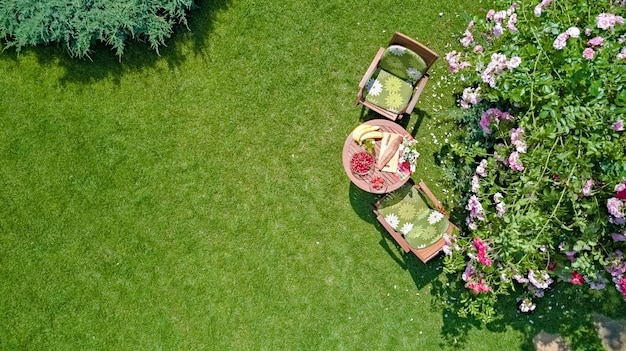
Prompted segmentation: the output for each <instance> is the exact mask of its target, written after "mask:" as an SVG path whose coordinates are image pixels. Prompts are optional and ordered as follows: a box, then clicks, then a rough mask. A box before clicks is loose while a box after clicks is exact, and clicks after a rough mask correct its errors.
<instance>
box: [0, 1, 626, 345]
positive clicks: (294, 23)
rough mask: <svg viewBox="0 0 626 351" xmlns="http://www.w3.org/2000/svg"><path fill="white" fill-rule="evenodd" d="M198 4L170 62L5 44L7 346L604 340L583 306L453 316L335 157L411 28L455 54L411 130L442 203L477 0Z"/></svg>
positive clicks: (0, 262)
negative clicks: (438, 159)
mask: <svg viewBox="0 0 626 351" xmlns="http://www.w3.org/2000/svg"><path fill="white" fill-rule="evenodd" d="M199 5H200V8H199V9H197V10H194V11H192V13H191V17H190V29H191V31H187V30H186V29H185V28H179V29H178V31H177V33H176V34H175V35H174V37H173V38H172V40H170V41H169V42H168V47H167V48H163V49H161V56H158V55H157V54H156V53H154V52H153V51H151V50H150V49H149V47H148V45H143V44H130V45H129V46H128V51H127V53H126V55H125V56H124V57H123V59H122V62H121V63H120V62H119V61H118V59H117V57H115V55H114V54H113V53H112V52H111V51H110V50H109V49H108V48H104V47H101V48H98V50H97V51H96V52H95V53H93V54H92V55H91V57H92V58H93V59H94V61H93V62H90V61H78V60H73V59H69V58H68V57H67V55H66V54H65V53H64V51H63V50H62V49H60V48H57V47H55V46H50V47H42V48H37V49H32V50H25V51H23V52H22V53H21V54H20V55H19V56H17V55H16V54H15V53H14V52H12V51H11V50H8V51H7V52H5V53H3V54H2V55H0V110H1V111H2V112H1V114H2V118H0V179H1V181H0V277H1V278H2V280H1V282H0V349H2V350H22V349H23V350H77V349H83V350H98V349H101V350H143V349H146V350H161V349H166V350H197V349H211V350H250V349H260V350H303V349H310V350H382V349H396V350H397V349H401V350H439V349H470V348H472V349H478V350H501V349H502V347H503V345H506V348H507V349H510V350H516V349H530V348H531V339H532V337H533V336H534V335H535V334H536V333H537V332H538V331H540V330H547V331H550V332H562V333H565V335H566V337H568V338H570V339H576V338H580V337H581V335H583V336H585V337H586V336H588V335H591V334H592V332H590V330H592V324H591V322H590V319H589V315H588V313H586V314H579V315H574V314H575V313H572V314H570V315H569V317H568V315H567V314H566V315H563V314H562V313H560V311H559V316H558V317H557V316H556V312H550V311H552V310H554V311H556V310H557V309H558V310H561V307H560V305H558V303H559V302H558V300H557V302H556V305H555V302H552V305H550V309H548V308H547V307H548V303H547V302H546V303H545V306H543V307H540V308H539V309H540V311H538V312H536V313H535V314H534V315H530V316H521V315H519V314H517V313H516V312H515V307H516V306H515V304H514V301H513V302H511V304H510V306H504V307H503V308H502V310H501V311H502V313H505V314H506V319H505V321H504V322H500V323H499V324H497V325H488V326H483V325H480V324H478V323H475V322H472V321H466V320H463V319H458V318H456V317H454V315H453V314H452V312H451V311H450V308H449V306H450V303H451V301H452V300H451V298H450V297H449V296H448V294H452V295H454V290H452V289H451V287H448V286H447V285H446V283H445V281H446V280H445V277H443V274H441V266H442V260H441V259H436V260H434V261H432V262H431V263H429V264H428V265H423V264H421V262H419V261H417V260H416V259H415V258H414V257H411V256H404V255H402V253H401V251H400V250H399V249H398V248H397V247H396V246H395V245H394V243H393V241H392V240H391V239H390V238H389V237H388V235H386V234H385V232H384V230H383V229H382V227H380V226H378V225H376V223H375V218H374V217H373V215H372V214H371V211H370V210H369V204H370V203H371V202H372V201H373V200H374V199H375V198H374V197H373V196H371V195H368V194H366V193H363V192H361V191H360V190H359V189H357V188H355V187H354V186H352V185H351V183H350V181H349V180H348V178H347V176H346V175H345V173H344V170H343V167H342V164H341V149H342V147H343V143H344V140H345V138H346V136H347V135H348V133H350V131H351V130H352V128H354V127H355V126H357V125H358V124H359V123H361V121H362V119H363V118H365V119H367V118H371V117H372V116H371V115H367V114H365V115H364V116H362V114H361V109H360V108H354V107H353V102H354V99H355V96H356V91H357V84H358V82H359V80H360V79H361V77H362V75H363V73H364V72H365V70H366V68H367V67H368V65H369V63H370V61H371V59H372V58H373V55H374V54H375V52H376V50H377V49H378V47H379V46H381V45H385V44H386V43H387V41H388V40H389V38H390V37H391V35H392V34H393V32H394V31H401V32H404V33H407V34H409V35H411V36H413V37H417V38H418V40H420V41H422V42H424V43H427V44H428V45H429V46H430V47H431V48H433V49H434V50H436V51H437V52H439V54H440V55H441V56H442V58H441V59H440V60H439V61H438V62H437V64H436V67H435V68H434V69H433V70H432V72H431V74H432V76H433V80H432V81H431V82H430V84H429V86H428V88H427V90H426V92H425V94H424V96H423V97H422V99H421V100H420V102H419V103H418V111H417V112H416V113H414V114H413V115H412V116H411V117H410V118H407V119H406V121H403V125H405V126H406V128H407V130H409V131H410V132H412V133H413V134H414V135H415V136H416V138H417V139H418V140H419V141H420V142H421V144H422V145H423V152H422V157H421V159H420V168H419V169H418V172H417V174H416V175H415V176H414V178H415V179H418V180H419V179H424V180H425V181H427V182H428V184H429V185H430V187H431V188H432V189H433V190H434V191H435V193H436V194H437V195H438V196H439V197H441V198H442V199H448V196H449V194H445V193H444V192H443V190H442V189H443V186H444V185H445V184H444V183H443V172H442V170H440V169H439V168H438V167H437V166H436V163H435V154H436V153H438V152H439V150H440V148H441V147H442V145H444V144H445V138H446V133H447V132H448V131H449V130H450V128H451V126H450V125H448V124H446V123H445V120H446V118H447V116H448V115H449V114H450V113H455V112H454V97H453V95H452V94H453V93H454V92H458V90H459V89H457V87H450V86H449V85H447V83H446V80H444V79H442V77H444V75H445V73H446V71H447V67H446V64H445V59H444V58H443V56H444V55H445V53H446V52H448V51H449V50H450V49H449V48H447V45H448V43H453V42H454V40H455V39H454V38H452V34H453V33H458V32H461V31H462V30H463V29H464V27H465V25H466V23H467V19H468V18H469V17H468V13H478V8H480V7H481V6H484V7H486V8H488V5H486V3H481V2H477V1H472V0H457V1H454V4H451V3H450V2H449V1H442V0H437V1H417V2H410V3H409V2H407V3H405V4H403V5H402V6H400V3H399V2H392V1H385V0H383V1H363V2H360V3H352V2H345V1H340V0H329V1H289V0H275V1H271V2H266V3H262V4H261V3H258V2H255V1H252V0H233V1H232V2H227V1H224V0H218V1H213V2H209V1H206V0H205V1H199ZM444 9H445V10H444ZM440 12H442V15H441V16H440V14H439V13H440ZM451 199H452V197H450V198H449V200H451ZM452 205H454V203H453V201H447V206H448V207H450V206H452ZM446 306H448V307H446ZM552 306H554V308H553V307H552ZM581 306H585V305H584V304H583V303H581ZM603 306H604V305H603ZM611 306H612V307H613V308H614V307H615V306H620V305H619V301H618V302H615V301H613V304H612V305H611ZM581 308H582V309H585V308H587V309H586V310H585V311H588V310H589V308H588V305H587V307H581ZM597 309H600V307H598V308H597ZM551 313H552V314H551ZM544 316H545V317H544ZM551 316H552V317H551ZM531 321H532V322H531ZM590 340H591V341H590V342H591V344H589V345H596V344H597V345H598V346H593V347H594V348H596V347H599V342H598V341H597V340H594V339H593V337H592V338H591V339H590ZM589 345H586V346H585V347H587V346H589Z"/></svg>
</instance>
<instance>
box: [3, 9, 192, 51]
mask: <svg viewBox="0 0 626 351" xmlns="http://www.w3.org/2000/svg"><path fill="white" fill-rule="evenodd" d="M192 5H193V0H69V1H66V0H45V1H42V0H4V1H2V2H0V38H2V40H3V41H4V43H3V44H4V49H5V50H6V49H8V48H15V50H16V51H17V52H19V51H20V50H21V49H22V48H24V47H27V46H35V45H39V44H51V43H58V44H60V45H62V46H63V47H65V48H66V49H67V51H68V53H69V54H70V55H71V56H73V57H81V58H82V57H89V53H90V52H91V51H92V47H93V45H94V44H96V43H97V42H102V43H105V44H106V45H108V46H110V47H111V48H112V49H113V50H114V51H115V53H116V54H117V56H118V57H121V56H122V54H123V53H124V47H125V45H126V43H127V42H128V41H129V40H131V39H135V40H140V41H145V42H148V43H149V44H150V46H151V47H152V48H153V49H154V50H156V51H157V52H158V48H159V46H161V45H164V44H165V40H166V39H167V38H169V37H170V36H171V34H172V32H173V27H174V26H175V25H177V24H183V25H187V19H186V14H187V11H188V10H189V9H190V8H191V6H192Z"/></svg>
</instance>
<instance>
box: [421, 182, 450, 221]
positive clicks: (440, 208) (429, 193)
mask: <svg viewBox="0 0 626 351" xmlns="http://www.w3.org/2000/svg"><path fill="white" fill-rule="evenodd" d="M418 186H419V188H420V189H421V190H422V191H423V192H424V194H426V196H428V198H429V199H430V201H432V203H433V205H434V206H435V208H437V210H438V211H439V212H441V213H443V214H444V215H445V216H446V217H448V218H449V217H450V216H449V215H448V213H447V212H446V210H444V209H443V206H442V205H441V202H439V200H437V198H436V197H435V195H434V194H433V192H432V191H430V189H429V188H428V186H426V183H424V181H420V183H419V185H418Z"/></svg>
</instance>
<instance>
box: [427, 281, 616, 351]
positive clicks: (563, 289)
mask: <svg viewBox="0 0 626 351" xmlns="http://www.w3.org/2000/svg"><path fill="white" fill-rule="evenodd" d="M431 294H432V296H433V300H432V303H433V308H435V309H438V308H441V306H444V309H443V312H442V313H443V317H444V318H443V321H444V324H443V327H442V331H441V332H442V336H443V338H444V340H445V343H444V344H442V345H441V346H442V348H447V349H456V350H464V349H466V348H467V346H468V344H467V341H468V340H467V336H468V334H469V332H470V331H471V330H472V329H483V328H484V329H487V330H489V331H491V332H494V333H505V332H507V330H515V331H517V332H519V333H520V334H521V335H522V338H523V340H524V341H523V344H522V348H521V349H522V350H529V351H530V350H535V345H534V344H533V338H535V337H536V336H537V335H538V334H539V333H541V332H545V333H548V334H554V335H560V336H561V337H563V338H564V339H565V341H566V343H567V344H568V345H569V346H570V348H571V349H574V350H578V349H584V350H604V348H603V346H602V343H601V340H600V338H599V336H598V331H597V329H596V326H595V324H594V321H595V320H597V319H598V314H600V315H603V316H606V317H608V318H623V316H624V315H626V306H625V304H624V301H623V297H621V296H619V295H620V294H619V293H618V292H617V291H616V290H615V289H614V288H613V287H612V286H607V289H605V290H603V291H596V290H591V289H588V288H581V287H579V286H574V285H572V284H569V283H566V282H558V283H555V284H554V285H553V289H552V290H549V291H547V292H546V293H545V296H544V297H543V298H537V299H535V303H536V304H537V308H536V309H535V311H533V312H532V313H528V314H526V313H522V312H520V311H519V309H518V306H519V301H518V300H517V298H516V295H509V296H503V297H501V298H500V299H499V300H498V302H497V304H496V306H495V320H494V321H492V322H489V323H483V322H482V321H480V320H477V319H476V318H474V317H472V316H468V317H459V315H458V311H459V310H460V309H461V307H462V306H461V303H460V301H461V300H462V299H463V298H464V296H465V294H469V292H468V290H467V289H466V288H465V287H464V286H463V282H462V281H461V279H460V277H458V276H456V275H450V274H447V275H443V276H441V279H436V280H433V282H432V290H431ZM486 345H498V343H497V342H495V341H491V342H487V343H486ZM500 346H501V345H500ZM487 349H492V348H489V347H487Z"/></svg>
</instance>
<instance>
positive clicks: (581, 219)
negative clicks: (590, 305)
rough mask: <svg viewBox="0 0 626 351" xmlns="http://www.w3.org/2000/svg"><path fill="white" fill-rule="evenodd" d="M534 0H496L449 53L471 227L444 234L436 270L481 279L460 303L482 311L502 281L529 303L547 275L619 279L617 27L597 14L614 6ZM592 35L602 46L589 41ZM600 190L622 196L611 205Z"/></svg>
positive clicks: (457, 176)
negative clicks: (446, 242) (604, 24)
mask: <svg viewBox="0 0 626 351" xmlns="http://www.w3.org/2000/svg"><path fill="white" fill-rule="evenodd" d="M537 3H538V2H536V1H521V2H518V4H519V6H517V7H516V6H512V7H510V6H511V5H510V3H506V2H501V6H502V8H504V11H502V12H498V10H496V11H495V13H493V14H494V17H491V18H487V17H489V16H490V15H488V16H487V17H483V18H475V19H474V21H475V24H474V25H473V27H472V26H469V27H468V30H467V31H466V32H465V34H464V37H463V38H462V39H461V43H462V44H463V46H464V48H463V49H461V50H460V52H456V51H454V52H452V53H450V54H449V55H447V59H448V62H449V63H450V66H451V71H453V72H456V73H455V75H454V77H456V79H458V81H459V82H460V83H461V84H463V86H465V87H467V88H466V89H465V90H464V92H463V95H462V97H461V106H462V108H464V109H465V110H466V113H465V114H463V115H462V116H461V117H459V118H458V120H457V121H456V122H457V123H458V124H461V125H462V128H460V130H462V132H460V134H459V136H458V137H459V138H458V140H457V142H454V143H452V145H451V153H452V155H453V162H452V163H453V164H455V166H454V167H453V170H452V173H451V174H450V179H451V180H454V185H455V188H456V190H457V191H458V192H459V193H460V194H462V195H461V196H462V197H463V198H464V199H465V200H466V203H467V206H466V209H468V210H469V211H470V213H469V215H468V219H467V224H468V229H469V232H470V235H469V236H468V237H460V238H452V243H451V245H450V252H449V253H450V256H448V257H447V258H446V271H447V272H449V273H453V274H454V273H455V272H459V273H460V272H464V274H463V275H462V278H463V280H464V281H465V282H466V287H468V288H470V289H472V287H475V286H476V284H478V286H479V287H481V288H482V289H485V290H474V291H473V292H472V290H470V291H469V292H468V294H467V295H468V296H467V298H465V299H462V300H461V305H462V306H461V307H460V311H461V314H463V315H468V314H469V315H474V316H477V317H479V318H481V319H484V320H491V319H493V318H495V317H496V316H495V315H494V310H493V306H494V305H495V304H496V300H497V296H499V295H506V294H508V293H510V292H511V291H515V292H516V294H517V296H518V298H519V300H520V301H524V302H523V304H522V305H523V306H521V307H520V309H522V310H523V311H528V310H527V309H529V310H532V309H534V307H532V306H534V303H533V302H532V298H536V297H541V296H543V294H544V292H545V290H546V289H550V288H553V286H554V284H553V282H554V281H558V280H562V281H565V282H568V283H569V282H571V283H573V284H578V283H583V282H584V283H588V284H589V287H590V288H594V289H601V288H603V287H605V286H607V285H613V283H615V287H616V288H617V289H618V290H619V291H623V289H622V286H621V284H622V282H623V281H624V280H626V275H624V270H626V263H624V261H623V260H622V258H621V254H620V252H624V251H626V245H624V241H620V240H619V239H617V240H616V239H615V237H616V235H617V236H619V235H623V234H625V233H626V231H624V218H623V215H624V209H625V208H626V204H624V201H621V202H620V200H617V199H616V198H615V196H616V193H617V192H618V191H619V190H620V189H622V187H623V186H624V184H626V183H624V181H625V180H626V151H625V148H624V145H626V135H625V132H624V131H623V128H622V129H621V130H620V127H619V123H620V121H621V123H623V121H624V119H625V118H624V115H625V112H626V110H625V108H624V106H625V102H626V93H624V91H625V90H624V88H626V87H625V86H624V85H625V84H626V60H625V59H624V58H622V57H621V55H623V54H624V52H623V51H621V50H622V48H623V45H624V41H625V40H626V35H625V34H624V33H626V30H625V27H624V25H623V18H622V17H614V18H617V21H616V23H614V24H613V25H612V26H611V28H600V27H601V26H600V25H598V23H597V21H598V20H597V16H598V15H600V14H601V13H610V14H611V15H613V14H617V15H619V14H620V13H622V14H623V13H624V8H623V7H621V6H614V7H610V6H609V3H608V2H598V3H594V5H589V4H587V3H588V2H586V1H578V0H569V1H559V2H558V3H557V2H553V3H551V4H548V5H546V6H544V7H543V8H542V9H541V11H540V12H541V13H540V16H536V14H535V13H534V12H536V11H537V8H536V6H538V5H537ZM507 8H508V10H507ZM516 16H517V17H516ZM497 18H499V19H497ZM511 18H513V19H511ZM620 18H621V20H620ZM499 21H500V22H501V24H500V25H499V24H497V23H498V22H499ZM620 22H621V23H622V24H620ZM511 23H512V24H513V28H512V29H511V27H508V26H510V25H511ZM498 27H500V28H498ZM573 27H576V28H577V29H572V28H573ZM499 30H502V35H498V34H500V33H498V31H499ZM585 32H587V33H585ZM562 33H570V34H568V35H567V37H568V38H567V41H566V45H565V46H564V47H561V45H559V44H561V43H557V41H558V39H557V38H558V37H559V36H560V35H561V36H565V35H564V34H562ZM594 37H602V38H603V42H602V45H594V44H590V43H588V41H589V40H590V39H592V38H594ZM591 49H593V50H594V55H593V57H589V56H587V57H584V56H583V51H584V50H587V51H589V50H591ZM517 59H519V60H517ZM516 60H517V62H516ZM461 77H462V79H459V78H461ZM490 108H491V109H490ZM483 168H484V171H483ZM609 199H615V200H616V201H617V202H618V203H621V205H620V206H621V210H618V212H619V211H621V212H620V213H618V214H617V215H616V213H615V210H614V209H613V210H612V212H611V209H609V207H610V206H609V205H608V202H607V201H609ZM476 238H480V239H479V240H480V241H481V242H483V243H484V244H485V245H486V246H485V247H483V248H481V247H479V246H480V245H481V244H478V245H477V244H476V242H475V241H474V240H476ZM455 249H456V250H455ZM607 272H608V273H610V274H607ZM581 286H584V285H582V284H581ZM487 289H489V290H488V291H486V290H487ZM624 292H625V293H626V291H624Z"/></svg>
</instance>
